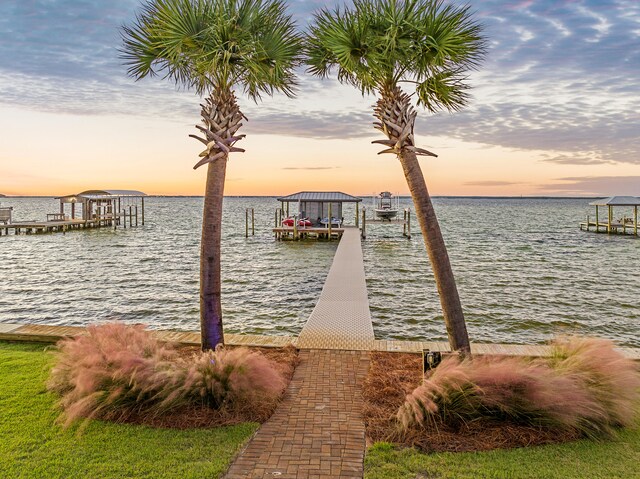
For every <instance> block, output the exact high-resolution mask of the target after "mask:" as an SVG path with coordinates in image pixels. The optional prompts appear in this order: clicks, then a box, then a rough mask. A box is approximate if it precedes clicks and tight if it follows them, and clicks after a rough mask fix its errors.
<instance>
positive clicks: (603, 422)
mask: <svg viewBox="0 0 640 479" xmlns="http://www.w3.org/2000/svg"><path fill="white" fill-rule="evenodd" d="M553 350H554V351H555V354H554V355H553V357H552V358H551V359H550V360H542V359H539V360H527V359H524V358H509V357H477V358H474V359H464V360H460V359H458V358H456V357H449V358H446V359H445V360H444V361H443V362H442V364H440V366H438V367H437V368H436V369H435V370H434V371H433V372H432V373H431V374H430V375H429V376H427V377H425V378H424V381H423V384H422V385H420V386H419V387H417V388H416V389H415V390H414V391H413V392H412V393H411V394H410V395H408V396H407V398H406V401H405V403H404V404H403V405H402V406H401V407H400V409H399V411H398V414H397V419H398V422H399V425H400V427H401V429H402V430H403V431H405V432H406V431H407V430H408V429H409V428H429V427H433V428H438V427H440V426H445V427H452V428H460V427H461V426H463V425H465V424H468V423H469V422H471V421H477V420H490V421H494V422H495V421H508V422H510V423H512V424H522V425H526V426H535V427H549V428H557V429H558V430H562V431H567V432H570V433H575V434H577V435H582V436H587V437H596V436H602V435H609V434H612V433H613V432H614V431H615V428H617V427H621V426H627V425H629V424H631V422H632V420H633V417H634V408H635V407H636V405H637V401H638V392H639V390H638V387H639V386H640V382H639V381H640V378H639V375H638V370H637V367H636V365H635V364H634V363H633V361H631V360H627V359H625V358H624V357H623V356H622V355H621V354H620V353H619V352H617V351H616V350H615V349H614V347H613V344H612V343H611V342H609V341H604V340H598V339H582V338H564V339H561V340H557V341H556V342H554V344H553Z"/></svg>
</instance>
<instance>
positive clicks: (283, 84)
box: [121, 0, 301, 350]
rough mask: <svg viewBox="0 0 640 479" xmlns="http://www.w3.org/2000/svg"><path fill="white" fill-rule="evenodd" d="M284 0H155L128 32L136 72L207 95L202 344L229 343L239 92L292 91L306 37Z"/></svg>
mask: <svg viewBox="0 0 640 479" xmlns="http://www.w3.org/2000/svg"><path fill="white" fill-rule="evenodd" d="M285 8H286V7H285V4H284V2H282V1H280V0H149V1H148V2H147V3H145V4H144V5H143V6H142V9H141V11H140V13H138V15H137V16H136V19H135V21H134V22H133V23H132V24H131V25H129V26H126V25H125V26H124V27H123V29H122V37H123V47H122V49H121V56H122V58H123V59H124V60H125V63H126V65H127V66H128V73H129V75H130V76H131V77H133V78H135V79H136V80H139V79H141V78H144V77H146V76H155V75H157V74H160V75H162V76H163V77H164V78H168V79H170V80H173V81H174V82H175V83H176V84H177V85H179V86H183V87H186V88H193V89H194V90H195V91H196V92H197V93H198V95H201V96H202V95H206V100H205V103H203V104H201V105H200V106H201V107H202V111H201V115H202V125H197V126H196V128H197V129H198V130H199V131H200V133H201V134H202V136H197V135H189V136H191V137H193V138H195V139H197V140H198V141H200V142H202V143H203V144H204V145H205V150H204V151H203V152H202V153H200V157H201V159H200V161H198V162H197V163H196V165H195V166H194V169H195V168H198V167H200V166H202V165H208V166H207V168H208V171H207V180H206V190H205V197H204V211H203V219H202V242H201V250H200V326H201V334H202V348H203V350H204V349H212V348H215V346H216V345H217V344H218V343H224V334H223V329H222V308H221V298H220V290H221V282H220V238H221V227H222V199H223V195H224V181H225V172H226V167H227V160H228V158H229V154H230V153H234V152H243V151H244V150H243V149H242V148H238V147H237V146H235V144H236V143H237V142H238V141H239V140H241V139H242V138H244V136H245V135H240V134H238V130H239V129H240V127H241V126H242V120H243V119H244V120H246V119H247V118H246V117H245V116H244V115H243V113H242V111H241V110H240V106H239V105H238V102H237V97H236V89H237V88H241V89H242V90H243V91H244V92H245V93H246V94H247V95H248V97H249V98H250V99H252V100H254V101H257V100H259V99H260V97H261V95H263V94H267V95H272V94H273V93H274V92H282V93H284V94H285V95H287V96H292V94H293V91H292V88H293V87H294V86H295V84H296V78H295V74H294V68H295V67H296V66H297V65H299V62H300V45H301V42H300V41H301V38H300V36H299V34H298V33H296V29H295V25H294V23H293V21H292V19H291V16H290V15H288V14H287V13H286V11H285Z"/></svg>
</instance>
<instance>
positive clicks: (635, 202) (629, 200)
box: [589, 196, 640, 206]
mask: <svg viewBox="0 0 640 479" xmlns="http://www.w3.org/2000/svg"><path fill="white" fill-rule="evenodd" d="M589 205H591V206H640V198H638V197H636V196H610V197H609V198H603V199H601V200H596V201H592V202H591V203H589Z"/></svg>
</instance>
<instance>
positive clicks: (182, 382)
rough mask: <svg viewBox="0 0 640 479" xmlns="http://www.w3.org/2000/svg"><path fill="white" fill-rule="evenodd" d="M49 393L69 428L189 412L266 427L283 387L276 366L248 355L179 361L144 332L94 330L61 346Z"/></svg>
mask: <svg viewBox="0 0 640 479" xmlns="http://www.w3.org/2000/svg"><path fill="white" fill-rule="evenodd" d="M59 349H60V354H59V357H58V361H57V363H56V365H55V366H54V368H53V369H52V372H51V376H50V378H49V381H48V384H47V386H48V389H49V390H51V391H53V392H55V393H57V394H59V395H60V397H61V399H60V406H61V408H62V409H63V411H64V413H63V416H62V417H61V418H62V420H63V422H64V424H65V425H70V424H71V423H73V422H75V421H76V420H79V419H98V418H99V419H107V420H114V421H127V420H129V419H130V418H135V419H136V420H138V421H139V420H140V419H141V418H142V419H143V420H142V422H144V418H145V417H146V418H157V417H159V416H162V415H170V414H172V413H174V412H175V411H184V410H185V409H189V408H191V409H197V408H201V409H204V410H213V411H217V412H219V415H222V416H225V417H227V418H228V417H229V416H230V415H233V417H235V418H237V419H238V420H245V421H246V420H264V419H266V418H267V417H268V416H269V415H270V414H271V412H272V411H273V409H274V408H275V405H276V404H277V401H278V399H279V398H280V396H281V395H282V392H283V391H284V386H285V380H284V378H283V375H282V374H281V373H280V372H279V371H278V370H277V369H276V365H275V364H274V363H273V362H272V361H270V360H269V359H267V358H266V357H264V356H263V355H262V354H261V353H259V352H254V351H251V350H249V349H247V348H237V349H224V348H222V347H219V348H218V349H217V350H216V351H207V352H198V353H197V354H193V355H192V356H191V357H190V358H185V357H183V356H181V355H180V354H179V353H178V351H177V349H176V348H175V347H174V346H173V345H171V344H163V343H161V342H160V341H158V340H157V339H156V337H155V336H154V335H153V334H151V332H149V331H147V330H146V329H145V328H144V326H141V325H137V326H127V325H124V324H119V323H111V324H105V325H100V326H89V327H88V328H87V334H86V335H83V336H79V337H77V338H72V339H65V340H63V341H61V342H60V343H59Z"/></svg>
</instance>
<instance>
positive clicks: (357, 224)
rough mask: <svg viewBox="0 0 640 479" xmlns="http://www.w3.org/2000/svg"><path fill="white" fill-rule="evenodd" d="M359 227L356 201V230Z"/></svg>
mask: <svg viewBox="0 0 640 479" xmlns="http://www.w3.org/2000/svg"><path fill="white" fill-rule="evenodd" d="M358 226H360V218H359V211H358V202H357V201H356V228H357V227H358Z"/></svg>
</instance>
